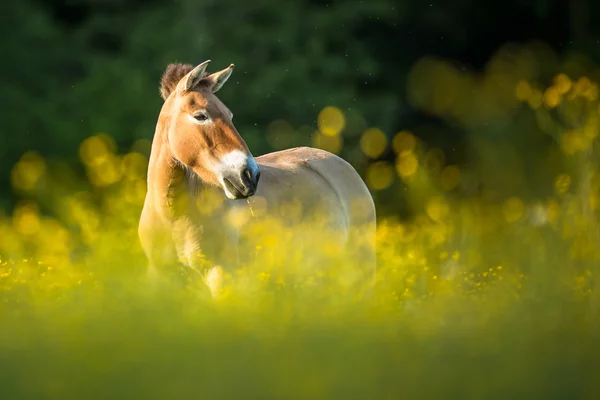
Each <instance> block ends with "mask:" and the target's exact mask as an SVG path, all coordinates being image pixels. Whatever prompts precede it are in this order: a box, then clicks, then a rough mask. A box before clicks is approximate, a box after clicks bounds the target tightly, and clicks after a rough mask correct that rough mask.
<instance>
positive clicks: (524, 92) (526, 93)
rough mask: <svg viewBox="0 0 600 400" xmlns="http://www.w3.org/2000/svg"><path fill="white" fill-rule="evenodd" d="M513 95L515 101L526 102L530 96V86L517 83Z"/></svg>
mask: <svg viewBox="0 0 600 400" xmlns="http://www.w3.org/2000/svg"><path fill="white" fill-rule="evenodd" d="M515 94H516V96H517V99H519V100H521V101H526V100H528V99H529V97H531V94H532V90H531V86H530V85H529V82H527V81H519V83H518V84H517V87H516V89H515Z"/></svg>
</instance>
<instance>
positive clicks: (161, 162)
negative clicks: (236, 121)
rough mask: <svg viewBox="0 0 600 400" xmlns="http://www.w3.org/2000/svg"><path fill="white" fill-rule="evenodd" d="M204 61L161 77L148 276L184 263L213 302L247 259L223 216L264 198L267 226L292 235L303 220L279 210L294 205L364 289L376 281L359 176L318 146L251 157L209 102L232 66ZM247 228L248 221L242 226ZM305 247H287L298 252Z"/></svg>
mask: <svg viewBox="0 0 600 400" xmlns="http://www.w3.org/2000/svg"><path fill="white" fill-rule="evenodd" d="M209 62H210V61H205V62H203V63H202V64H200V65H198V66H197V67H195V68H194V67H193V66H192V65H187V64H170V65H169V66H168V67H167V69H166V71H165V72H164V74H163V76H162V80H161V86H160V93H161V96H162V98H163V99H164V104H163V106H162V109H161V111H160V115H159V117H158V123H157V125H156V131H155V134H154V139H153V143H152V150H151V155H150V160H149V166H148V190H147V193H146V198H145V203H144V207H143V210H142V214H141V217H140V222H139V236H140V240H141V244H142V247H143V250H144V252H145V254H146V256H147V258H148V260H149V273H150V274H151V275H153V274H152V273H155V272H157V271H158V269H157V268H158V267H159V266H163V267H164V266H167V265H169V264H171V265H173V264H174V263H177V262H181V263H183V264H184V265H186V266H188V267H190V268H192V269H195V270H196V271H198V272H201V274H202V276H203V279H204V282H206V284H207V285H208V287H209V288H210V290H211V292H212V294H213V296H216V295H217V294H218V293H219V290H220V288H221V285H222V276H223V269H225V270H227V269H228V268H229V269H233V268H235V267H236V263H237V262H238V261H240V260H244V261H247V260H248V259H250V258H251V255H252V251H247V252H243V251H242V250H240V249H242V248H243V247H241V242H240V240H241V231H242V230H243V229H244V226H242V225H240V224H229V223H227V222H226V221H227V216H228V215H229V214H228V213H230V212H232V210H236V209H238V210H239V209H244V208H245V209H246V210H248V209H250V211H252V208H251V207H252V204H253V203H252V202H253V201H256V202H258V200H259V199H260V200H261V201H260V204H261V205H262V206H263V207H262V209H263V210H264V211H265V212H266V214H267V216H268V217H270V218H271V220H272V221H275V220H276V221H278V222H280V223H282V224H284V225H285V226H289V227H290V228H291V229H292V230H297V231H298V232H300V229H299V228H298V227H299V226H300V224H301V223H302V222H303V218H300V219H299V218H298V215H297V213H290V212H287V211H285V210H287V209H286V208H285V204H292V203H293V204H297V205H298V204H299V205H300V206H301V208H302V210H304V211H305V213H304V215H306V216H307V217H306V218H304V222H306V221H309V219H308V218H309V217H308V216H309V214H310V215H311V216H312V218H313V220H312V222H309V223H308V226H309V227H312V226H313V225H311V224H312V223H313V222H315V223H316V222H318V226H317V225H316V224H315V225H314V229H313V231H315V232H316V231H317V230H319V231H321V230H322V229H329V230H330V232H331V235H330V237H331V238H332V240H334V241H335V243H337V244H336V245H337V246H340V247H341V246H343V252H345V253H344V254H345V255H347V256H349V257H348V259H352V260H353V261H355V262H356V264H357V268H359V269H360V270H361V271H362V276H360V277H358V276H355V277H356V279H357V280H361V281H362V282H369V281H370V280H371V279H373V278H374V277H375V224H376V223H375V206H374V203H373V199H372V197H371V194H370V193H369V190H368V189H367V187H366V185H365V184H364V182H363V181H362V179H361V178H360V176H359V174H358V173H357V172H356V171H355V169H354V168H353V167H352V166H351V165H350V164H349V163H347V162H346V161H344V160H343V159H341V158H340V157H338V156H336V155H334V154H331V153H329V152H326V151H324V150H319V149H315V148H308V147H298V148H292V149H288V150H283V151H278V152H273V153H269V154H265V155H262V156H260V157H253V156H252V153H251V152H250V150H249V149H248V146H247V145H246V143H245V142H244V140H243V139H242V137H241V136H240V134H239V133H238V131H237V130H236V128H235V126H234V125H233V123H232V118H233V114H232V113H231V111H230V110H229V109H228V108H227V107H226V106H225V105H224V104H223V103H222V102H221V101H220V100H219V99H218V98H217V97H216V96H215V93H216V92H217V91H218V90H219V89H221V87H222V86H223V85H224V84H225V82H226V81H227V79H228V78H229V77H230V75H231V73H232V71H233V64H232V65H230V66H229V67H228V68H226V69H224V70H221V71H219V72H215V73H213V74H208V73H206V72H205V71H206V67H207V65H208V63H209ZM209 194H210V196H208V195H209ZM211 196H212V197H211ZM215 196H217V197H218V198H220V200H221V204H220V205H219V207H216V208H215V207H212V206H211V207H209V206H208V203H207V204H206V205H205V203H204V202H205V201H206V199H207V198H212V199H213V200H214V198H215ZM205 208H210V212H205V211H206V210H205ZM292 214H293V216H292ZM252 223H253V219H252V218H250V219H249V220H248V221H247V222H246V224H245V226H248V225H250V226H251V224H252ZM304 226H307V224H306V223H305V224H304ZM310 229H312V228H310ZM310 229H309V231H308V232H309V233H308V234H309V235H310ZM304 232H305V234H306V232H307V231H306V230H305V231H304ZM304 239H307V236H305V237H304ZM304 239H302V237H300V238H297V239H295V240H294V241H292V242H291V243H294V245H293V246H297V245H301V244H302V243H303V240H304ZM307 251H308V252H310V249H307ZM242 252H243V253H242ZM199 254H202V255H203V256H204V259H203V260H204V261H203V262H202V263H200V264H198V263H197V262H196V261H195V260H197V256H198V255H199ZM206 261H208V263H209V264H208V265H207V263H206ZM323 268H326V266H323ZM370 282H373V281H370Z"/></svg>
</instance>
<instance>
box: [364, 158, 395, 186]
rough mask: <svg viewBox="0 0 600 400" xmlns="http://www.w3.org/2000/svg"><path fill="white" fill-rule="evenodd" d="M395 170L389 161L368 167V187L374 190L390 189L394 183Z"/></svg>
mask: <svg viewBox="0 0 600 400" xmlns="http://www.w3.org/2000/svg"><path fill="white" fill-rule="evenodd" d="M394 175H395V173H394V168H393V167H392V166H391V165H390V163H388V162H387V161H376V162H374V163H372V164H370V165H369V166H368V167H367V173H366V181H367V185H368V186H369V187H370V188H371V189H374V190H383V189H386V188H388V187H389V186H390V185H391V184H392V183H393V182H394Z"/></svg>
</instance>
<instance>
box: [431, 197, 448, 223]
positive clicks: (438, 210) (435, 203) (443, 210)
mask: <svg viewBox="0 0 600 400" xmlns="http://www.w3.org/2000/svg"><path fill="white" fill-rule="evenodd" d="M449 213H450V206H449V205H448V203H447V202H446V201H445V200H444V198H443V197H441V196H434V197H432V198H431V199H429V201H428V202H427V215H429V217H430V218H431V219H432V220H434V221H436V222H440V221H442V220H443V219H444V218H446V217H447V216H448V214H449Z"/></svg>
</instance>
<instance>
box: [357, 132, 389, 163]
mask: <svg viewBox="0 0 600 400" xmlns="http://www.w3.org/2000/svg"><path fill="white" fill-rule="evenodd" d="M387 143H388V139H387V136H386V135H385V133H383V131H382V130H381V129H378V128H369V129H367V130H365V131H364V132H363V134H362V136H361V138H360V149H361V150H362V152H363V153H364V154H365V155H367V156H368V157H370V158H377V157H379V156H380V155H381V154H382V153H383V152H384V151H385V149H386V147H387Z"/></svg>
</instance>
